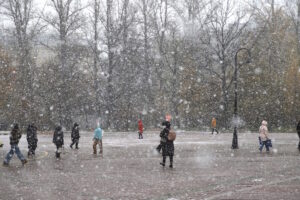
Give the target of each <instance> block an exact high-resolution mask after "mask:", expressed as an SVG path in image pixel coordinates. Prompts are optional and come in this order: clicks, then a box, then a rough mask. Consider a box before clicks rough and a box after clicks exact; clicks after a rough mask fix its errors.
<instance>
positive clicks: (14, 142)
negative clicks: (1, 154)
mask: <svg viewBox="0 0 300 200" xmlns="http://www.w3.org/2000/svg"><path fill="white" fill-rule="evenodd" d="M21 137H22V134H21V132H20V130H19V125H18V124H15V125H14V128H13V129H12V131H11V132H10V137H9V140H10V146H11V148H10V151H9V152H8V153H7V155H6V157H5V159H4V162H3V165H4V166H8V165H9V161H10V160H11V159H12V157H13V155H14V153H16V154H17V156H18V158H19V159H20V160H21V162H22V164H25V163H27V160H26V159H25V158H24V156H23V154H22V153H21V151H20V149H19V146H18V144H19V141H20V139H21Z"/></svg>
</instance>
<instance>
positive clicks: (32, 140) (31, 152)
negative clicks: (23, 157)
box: [27, 124, 38, 157]
mask: <svg viewBox="0 0 300 200" xmlns="http://www.w3.org/2000/svg"><path fill="white" fill-rule="evenodd" d="M27 142H28V157H31V156H35V150H36V148H37V142H38V139H37V127H36V126H35V125H34V124H29V125H28V128H27Z"/></svg>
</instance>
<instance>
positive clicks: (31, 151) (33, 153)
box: [28, 145, 36, 156]
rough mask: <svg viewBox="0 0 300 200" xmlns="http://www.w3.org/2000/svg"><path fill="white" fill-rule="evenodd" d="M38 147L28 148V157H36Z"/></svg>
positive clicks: (30, 146) (31, 146)
mask: <svg viewBox="0 0 300 200" xmlns="http://www.w3.org/2000/svg"><path fill="white" fill-rule="evenodd" d="M35 150H36V145H29V146H28V156H31V155H35Z"/></svg>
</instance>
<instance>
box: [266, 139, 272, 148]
mask: <svg viewBox="0 0 300 200" xmlns="http://www.w3.org/2000/svg"><path fill="white" fill-rule="evenodd" d="M266 145H267V146H268V147H273V145H272V140H271V139H267V141H266Z"/></svg>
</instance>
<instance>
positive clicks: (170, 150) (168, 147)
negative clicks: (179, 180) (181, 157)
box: [160, 121, 175, 168]
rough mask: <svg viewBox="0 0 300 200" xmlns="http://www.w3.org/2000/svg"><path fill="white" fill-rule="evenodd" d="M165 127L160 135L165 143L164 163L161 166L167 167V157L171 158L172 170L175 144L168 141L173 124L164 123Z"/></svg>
mask: <svg viewBox="0 0 300 200" xmlns="http://www.w3.org/2000/svg"><path fill="white" fill-rule="evenodd" d="M162 125H163V126H165V128H164V129H163V130H162V132H161V133H160V135H161V137H162V139H163V141H165V142H164V143H163V144H162V156H163V162H161V163H160V164H161V165H162V166H163V167H164V166H165V165H166V158H167V156H169V158H170V165H169V167H170V168H173V156H174V150H175V149H174V142H173V141H171V140H168V134H169V132H170V129H171V123H170V122H169V121H164V122H163V123H162Z"/></svg>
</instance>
